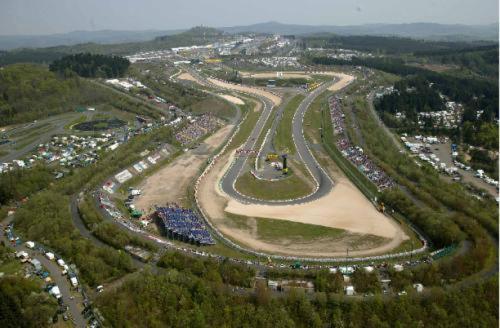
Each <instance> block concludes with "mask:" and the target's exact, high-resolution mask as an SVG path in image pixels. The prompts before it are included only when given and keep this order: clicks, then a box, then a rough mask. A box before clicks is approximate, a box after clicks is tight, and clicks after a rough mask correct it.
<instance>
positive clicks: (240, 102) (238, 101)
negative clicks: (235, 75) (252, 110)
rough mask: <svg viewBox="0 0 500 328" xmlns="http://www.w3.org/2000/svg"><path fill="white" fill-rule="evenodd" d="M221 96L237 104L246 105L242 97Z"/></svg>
mask: <svg viewBox="0 0 500 328" xmlns="http://www.w3.org/2000/svg"><path fill="white" fill-rule="evenodd" d="M219 96H221V97H222V98H224V99H226V100H227V101H229V102H232V103H233V104H235V105H244V104H245V103H244V102H243V100H241V99H240V98H238V97H235V96H231V95H219Z"/></svg>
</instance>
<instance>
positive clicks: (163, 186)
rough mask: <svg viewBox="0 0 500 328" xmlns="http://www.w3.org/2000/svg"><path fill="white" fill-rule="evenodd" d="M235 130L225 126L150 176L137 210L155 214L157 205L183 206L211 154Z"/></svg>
mask: <svg viewBox="0 0 500 328" xmlns="http://www.w3.org/2000/svg"><path fill="white" fill-rule="evenodd" d="M233 127H234V125H226V126H224V127H223V128H221V129H220V130H218V131H217V132H215V133H214V134H213V135H211V136H210V137H208V138H207V139H206V140H205V141H204V142H203V143H202V144H201V145H200V146H199V147H198V149H195V150H190V151H188V152H186V153H184V154H182V155H180V156H179V157H177V158H176V159H175V160H174V161H173V162H172V163H170V164H169V165H166V166H165V167H162V168H161V169H159V170H158V171H157V172H155V173H154V174H153V175H151V176H149V177H147V178H146V179H145V180H144V181H143V182H142V183H141V184H140V185H139V186H138V188H139V189H141V195H140V196H139V197H137V198H136V199H135V200H134V205H135V206H136V208H137V209H140V210H141V211H143V213H151V212H153V211H154V206H155V205H162V204H163V205H164V204H165V203H168V202H176V203H178V204H181V203H183V201H184V200H185V198H186V190H187V187H188V186H189V185H190V184H192V183H193V180H194V179H195V178H196V175H197V174H198V173H199V170H200V168H201V167H202V165H203V164H204V163H206V161H207V159H208V157H209V154H210V153H211V152H213V151H214V150H215V149H216V148H217V147H218V146H219V145H220V144H222V143H223V142H224V140H226V139H227V138H228V135H229V133H230V132H231V130H232V128H233Z"/></svg>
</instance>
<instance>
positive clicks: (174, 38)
mask: <svg viewBox="0 0 500 328" xmlns="http://www.w3.org/2000/svg"><path fill="white" fill-rule="evenodd" d="M220 36H221V32H219V31H217V30H215V29H211V28H206V27H194V28H192V29H190V30H187V31H185V32H182V33H179V34H174V35H167V36H162V37H158V38H156V39H154V40H151V41H144V42H127V43H116V44H98V43H82V44H77V45H72V46H55V47H47V48H37V49H30V48H22V49H14V50H10V51H0V66H6V65H11V64H16V63H39V64H50V63H51V62H53V61H55V60H57V59H60V58H62V57H63V56H66V55H75V54H79V53H92V54H102V55H127V54H131V53H134V52H139V51H153V50H161V49H168V48H173V47H182V46H191V45H194V44H196V45H203V44H208V43H212V42H216V41H217V40H219V39H220Z"/></svg>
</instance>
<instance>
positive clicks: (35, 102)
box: [0, 64, 110, 126]
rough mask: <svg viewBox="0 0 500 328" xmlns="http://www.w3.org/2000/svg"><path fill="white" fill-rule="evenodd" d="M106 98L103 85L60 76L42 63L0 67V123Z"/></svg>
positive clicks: (58, 112)
mask: <svg viewBox="0 0 500 328" xmlns="http://www.w3.org/2000/svg"><path fill="white" fill-rule="evenodd" d="M109 100H110V96H109V91H107V90H106V89H105V88H102V87H99V86H96V85H94V84H92V83H90V82H87V81H85V80H83V79H80V78H78V77H76V76H72V77H66V78H63V77H61V76H60V75H57V74H55V73H53V72H49V71H48V70H47V68H45V67H43V66H39V65H31V64H16V65H11V66H8V67H5V68H2V69H0V126H3V125H8V124H12V123H20V122H28V121H32V120H35V119H39V118H43V117H47V116H49V115H55V114H60V113H64V112H69V111H73V110H74V109H75V108H76V107H77V106H85V105H93V106H95V105H96V104H99V103H103V102H107V101H109Z"/></svg>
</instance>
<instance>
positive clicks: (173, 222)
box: [156, 204, 215, 245]
mask: <svg viewBox="0 0 500 328" xmlns="http://www.w3.org/2000/svg"><path fill="white" fill-rule="evenodd" d="M156 216H157V218H158V219H159V220H160V223H161V225H162V228H163V229H164V230H165V232H166V233H167V234H168V236H169V237H172V238H176V239H180V240H182V241H186V242H191V243H196V244H200V245H214V244H215V241H214V240H213V238H212V236H211V235H210V232H208V230H207V228H206V226H205V225H204V224H203V221H202V220H201V219H200V218H199V217H198V216H197V215H196V214H195V213H194V212H193V211H192V210H190V209H186V208H182V207H179V206H177V205H176V204H168V205H167V206H166V207H157V208H156Z"/></svg>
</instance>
